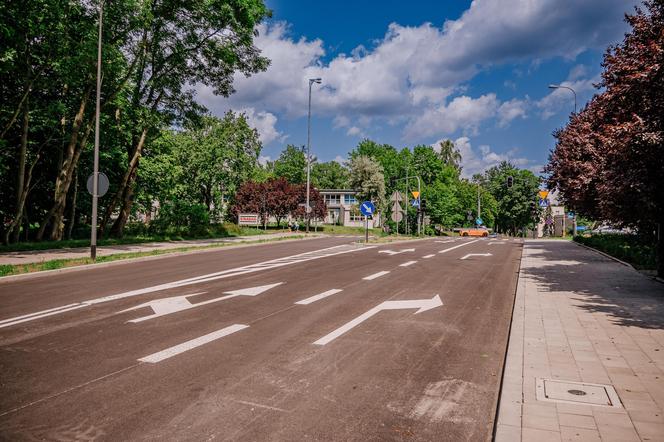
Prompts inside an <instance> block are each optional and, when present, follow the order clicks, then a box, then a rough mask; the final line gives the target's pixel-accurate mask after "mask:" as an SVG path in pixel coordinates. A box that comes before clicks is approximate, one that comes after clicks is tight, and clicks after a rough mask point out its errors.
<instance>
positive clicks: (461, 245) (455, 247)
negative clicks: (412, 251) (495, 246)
mask: <svg viewBox="0 0 664 442" xmlns="http://www.w3.org/2000/svg"><path fill="white" fill-rule="evenodd" d="M477 241H479V239H475V240H473V241H469V242H465V243H463V244H459V245H458V246H454V247H450V248H449V249H444V250H441V251H440V252H438V253H447V252H449V251H450V250H454V249H458V248H459V247H463V246H467V245H468V244H472V243H474V242H477Z"/></svg>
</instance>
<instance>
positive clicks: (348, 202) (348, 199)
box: [344, 194, 357, 206]
mask: <svg viewBox="0 0 664 442" xmlns="http://www.w3.org/2000/svg"><path fill="white" fill-rule="evenodd" d="M344 204H346V205H349V206H350V205H352V204H357V198H355V195H348V194H346V195H344Z"/></svg>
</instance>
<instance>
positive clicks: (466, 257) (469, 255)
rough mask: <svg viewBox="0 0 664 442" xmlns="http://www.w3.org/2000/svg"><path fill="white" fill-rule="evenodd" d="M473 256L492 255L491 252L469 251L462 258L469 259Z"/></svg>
mask: <svg viewBox="0 0 664 442" xmlns="http://www.w3.org/2000/svg"><path fill="white" fill-rule="evenodd" d="M471 256H492V255H491V253H469V254H467V255H466V256H464V257H463V258H461V259H468V258H470V257H471Z"/></svg>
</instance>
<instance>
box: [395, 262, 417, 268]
mask: <svg viewBox="0 0 664 442" xmlns="http://www.w3.org/2000/svg"><path fill="white" fill-rule="evenodd" d="M416 262H417V261H408V262H404V263H403V264H399V267H408V266H412V265H413V264H415V263H416Z"/></svg>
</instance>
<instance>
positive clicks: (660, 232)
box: [655, 220, 664, 278]
mask: <svg viewBox="0 0 664 442" xmlns="http://www.w3.org/2000/svg"><path fill="white" fill-rule="evenodd" d="M662 221H664V220H662ZM655 233H656V235H657V276H659V277H660V278H664V225H662V222H661V221H660V222H658V223H657V231H656V232H655Z"/></svg>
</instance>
